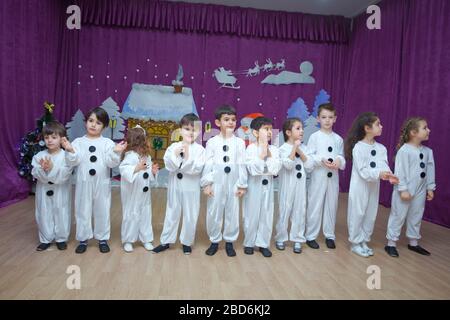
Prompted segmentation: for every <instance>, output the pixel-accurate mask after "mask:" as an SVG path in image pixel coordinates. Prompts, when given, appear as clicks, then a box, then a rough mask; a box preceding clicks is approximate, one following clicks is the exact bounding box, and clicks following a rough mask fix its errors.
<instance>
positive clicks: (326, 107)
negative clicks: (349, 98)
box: [317, 102, 336, 116]
mask: <svg viewBox="0 0 450 320" xmlns="http://www.w3.org/2000/svg"><path fill="white" fill-rule="evenodd" d="M322 110H328V111H331V112H333V113H334V115H336V109H335V108H334V107H333V105H332V104H331V103H330V102H327V103H323V104H321V105H320V106H319V109H318V111H317V116H320V113H321V112H322Z"/></svg>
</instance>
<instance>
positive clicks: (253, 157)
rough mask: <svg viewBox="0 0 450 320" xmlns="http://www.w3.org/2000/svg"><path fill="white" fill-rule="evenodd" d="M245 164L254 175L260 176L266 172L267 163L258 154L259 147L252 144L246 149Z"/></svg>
mask: <svg viewBox="0 0 450 320" xmlns="http://www.w3.org/2000/svg"><path fill="white" fill-rule="evenodd" d="M245 164H246V167H247V170H248V173H249V174H250V175H252V176H259V175H263V174H264V167H265V165H266V163H265V162H264V160H262V159H261V158H260V157H259V156H258V148H257V147H253V146H252V145H250V146H248V147H247V150H245Z"/></svg>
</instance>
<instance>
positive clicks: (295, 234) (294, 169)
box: [275, 142, 314, 242]
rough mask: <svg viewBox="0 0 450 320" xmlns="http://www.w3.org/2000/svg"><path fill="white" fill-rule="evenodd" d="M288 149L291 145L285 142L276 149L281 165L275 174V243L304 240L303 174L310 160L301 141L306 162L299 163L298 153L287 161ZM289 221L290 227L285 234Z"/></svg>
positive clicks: (305, 200) (304, 186)
mask: <svg viewBox="0 0 450 320" xmlns="http://www.w3.org/2000/svg"><path fill="white" fill-rule="evenodd" d="M292 148H293V145H292V144H289V143H287V142H286V143H284V144H283V145H282V146H281V147H280V149H279V151H280V160H281V163H282V167H281V170H280V172H279V174H278V182H279V187H278V205H279V216H278V219H277V223H276V227H275V230H276V233H275V241H277V242H284V241H287V240H290V241H293V242H305V241H306V238H305V226H306V203H307V198H306V197H307V192H306V173H307V172H311V170H312V168H313V166H314V160H313V159H312V157H311V156H309V152H308V149H307V147H306V146H305V145H304V144H302V145H300V149H301V150H302V152H303V153H304V154H305V155H306V156H307V158H308V159H307V161H306V162H305V163H303V161H302V159H301V158H300V155H299V154H298V153H296V154H295V160H291V159H290V158H289V156H290V154H291V152H292ZM289 220H290V221H291V230H290V233H289V237H288V224H289Z"/></svg>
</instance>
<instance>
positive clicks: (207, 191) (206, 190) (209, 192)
mask: <svg viewBox="0 0 450 320" xmlns="http://www.w3.org/2000/svg"><path fill="white" fill-rule="evenodd" d="M203 193H204V194H205V195H207V196H208V197H213V196H214V192H213V188H212V184H208V185H207V186H206V187H204V188H203Z"/></svg>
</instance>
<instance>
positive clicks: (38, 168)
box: [31, 154, 49, 183]
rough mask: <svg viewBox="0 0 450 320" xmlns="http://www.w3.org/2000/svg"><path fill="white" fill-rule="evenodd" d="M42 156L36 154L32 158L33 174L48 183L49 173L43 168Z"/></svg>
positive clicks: (40, 180)
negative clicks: (41, 163) (40, 162)
mask: <svg viewBox="0 0 450 320" xmlns="http://www.w3.org/2000/svg"><path fill="white" fill-rule="evenodd" d="M39 160H40V157H38V155H37V154H36V155H35V156H34V157H33V159H32V160H31V166H32V167H33V169H31V174H32V175H33V177H34V178H35V179H37V180H38V181H39V182H41V183H47V182H48V181H49V180H48V177H47V173H46V172H45V171H44V169H42V168H41V165H40V164H39Z"/></svg>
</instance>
